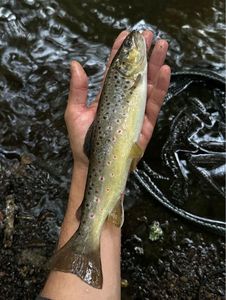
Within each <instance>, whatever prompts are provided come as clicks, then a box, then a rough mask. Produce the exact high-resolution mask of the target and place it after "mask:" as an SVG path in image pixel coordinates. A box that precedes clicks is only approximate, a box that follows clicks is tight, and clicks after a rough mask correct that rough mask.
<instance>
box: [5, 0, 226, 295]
mask: <svg viewBox="0 0 226 300" xmlns="http://www.w3.org/2000/svg"><path fill="white" fill-rule="evenodd" d="M134 25H136V27H137V28H143V27H147V28H150V29H152V30H154V31H155V36H156V38H158V37H163V38H166V39H167V40H168V41H169V44H170V48H169V52H168V56H167V63H168V64H170V66H171V67H172V69H173V70H184V69H186V68H191V67H192V68H193V67H195V68H205V69H208V70H212V71H215V72H217V73H218V74H220V75H222V76H224V75H225V65H224V51H225V48H224V30H225V25H224V1H221V0H215V1H214V0H202V1H193V0H192V1H178V0H171V1H166V0H154V1H150V0H144V1H134V3H131V1H98V0H95V1H93V0H92V1H91V0H90V1H69V0H62V1H59V0H58V1H50V0H48V1H46V0H45V1H44V0H37V1H34V0H21V1H13V0H1V1H0V167H1V169H0V170H1V177H0V178H1V187H0V192H1V200H0V211H3V212H4V209H5V201H4V199H5V196H6V195H7V194H9V193H13V194H16V195H17V198H16V204H17V206H18V208H17V219H16V225H17V226H18V228H17V229H18V231H17V232H16V233H15V245H16V246H15V249H13V250H9V252H7V251H6V252H2V254H1V255H2V256H3V258H2V261H4V262H5V261H10V260H11V257H12V256H13V255H14V254H16V255H19V258H20V259H21V257H24V256H21V255H22V254H21V251H22V250H21V249H23V250H24V248H23V244H21V241H19V239H20V237H21V236H22V237H23V236H24V234H26V232H27V228H28V227H29V228H32V229H33V230H34V233H33V235H32V237H31V236H30V237H29V238H28V240H27V245H36V246H37V244H38V243H39V245H40V243H43V244H42V245H44V246H42V247H44V254H43V253H42V255H43V257H45V256H49V254H48V251H52V249H53V247H54V243H55V241H56V239H57V234H58V231H59V226H60V222H61V220H62V217H63V209H64V207H65V204H66V199H67V189H68V186H69V182H70V174H71V167H72V158H71V153H70V150H69V143H68V139H67V133H66V128H65V124H64V119H63V115H64V110H65V106H66V101H67V94H68V84H69V76H70V75H69V64H70V61H71V60H73V59H76V60H78V61H79V62H80V63H81V64H82V65H83V66H84V68H85V70H86V72H87V74H88V75H89V78H90V82H89V88H90V89H89V99H90V100H91V99H93V98H94V97H95V95H96V94H97V92H98V90H99V86H100V83H101V80H102V76H103V73H104V68H105V63H106V60H107V57H108V55H109V51H110V47H111V45H112V43H113V40H114V39H115V38H116V36H117V35H118V33H119V32H120V31H121V30H123V29H125V28H126V27H127V28H128V27H130V28H131V27H132V26H134ZM170 109H171V110H172V111H173V107H171V108H170ZM163 136H164V134H163ZM203 136H204V134H203ZM204 139H205V137H204ZM23 153H29V154H31V155H32V156H33V159H34V161H35V162H34V165H32V166H31V167H27V168H28V169H26V172H25V173H26V174H25V173H23V171H22V173H21V171H18V170H20V165H19V163H18V161H20V160H21V155H22V154H23ZM18 174H19V175H18ZM128 186H129V187H128V193H127V194H128V196H127V198H128V199H129V201H128V203H129V204H128V205H127V206H128V211H127V214H128V216H127V217H128V220H129V221H128V224H127V223H126V224H125V228H124V235H125V244H124V245H123V246H124V247H125V249H126V250H127V249H129V247H130V246H128V245H127V244H126V240H127V238H128V239H130V238H131V236H130V231H129V230H128V227H126V226H127V225H129V224H130V222H131V220H133V222H137V221H136V220H137V217H138V218H139V217H142V216H144V215H146V216H147V219H148V224H149V223H150V222H151V221H152V220H153V219H154V218H156V219H158V220H160V219H161V221H162V223H164V222H165V220H166V219H170V218H171V217H170V216H169V215H167V212H166V211H165V210H163V211H162V209H163V208H161V207H158V208H156V207H154V208H153V207H149V205H150V204H149V202H148V200H147V202H145V201H146V200H142V199H146V198H148V196H147V195H143V194H142V193H141V192H139V189H137V187H136V186H135V187H134V183H130V184H129V185H128ZM131 191H132V192H131ZM200 197H201V196H200V194H199V195H198V197H197V198H198V199H199V198H200ZM152 200H153V199H152ZM210 200H211V199H210ZM210 200H209V201H210ZM149 201H150V197H149ZM134 205H135V206H134ZM137 205H138V209H140V211H141V212H142V211H143V214H142V213H141V215H139V216H137V214H136V213H135V211H136V210H137ZM193 205H194V207H193V210H194V211H195V207H196V202H194V201H193ZM145 207H147V209H146V212H145ZM220 207H221V206H220ZM152 210H153V211H155V213H153V215H152ZM221 211H222V209H221ZM198 212H200V211H198ZM204 214H205V215H207V216H211V217H213V215H214V213H213V211H205V212H204ZM166 215H167V216H166ZM218 217H219V218H221V219H222V217H223V213H222V214H220V216H218ZM37 218H38V220H39V221H40V223H39V225H40V227H41V229H42V230H41V231H39V230H38V228H37V227H35V225H34V224H33V221H34V220H37ZM172 218H173V217H172ZM172 223H173V229H172V230H171V231H172V232H173V231H174V230H176V228H177V221H175V220H174V219H172ZM178 226H179V225H178ZM2 228H4V227H2ZM142 230H143V229H142ZM142 230H141V231H142ZM189 230H191V231H192V230H193V229H190V227H189ZM171 231H170V232H171ZM131 234H132V233H131ZM170 234H171V233H170ZM1 236H2V235H1ZM141 236H142V238H145V233H142V232H141ZM206 238H207V240H205V241H204V242H203V243H207V244H208V242H207V241H209V238H210V239H211V237H208V236H207V237H206ZM197 240H198V239H197ZM212 240H214V237H213V238H212ZM45 241H48V242H49V245H48V246H46V244H45ZM197 243H198V242H197ZM132 245H133V243H132ZM197 245H198V244H197ZM30 247H31V246H30ZM37 247H38V246H37ZM40 247H41V246H40ZM48 247H49V248H48ZM145 247H146V248H145V249H147V245H146V246H145ZM202 247H204V245H203V246H202ZM214 247H216V249H219V247H220V246H219V245H218V246H217V245H215V246H214ZM217 247H218V248H217ZM17 249H19V250H17ZM150 249H151V247H150ZM152 250H154V251H156V249H155V247H154V249H152ZM10 251H11V252H10ZM45 251H46V253H45ZM128 251H129V250H128ZM145 251H146V252H145V253H149V252H150V250H145ZM178 251H179V250H178ZM209 251H210V252H211V251H212V250H211V249H210V250H209ZM216 251H217V250H216ZM129 252H130V251H129ZM207 252H208V251H207ZM131 253H132V254H131ZM219 253H220V252H219ZM219 253H218V254H217V255H218V258H219V261H220V259H221V258H220V257H221V256H220V255H221V254H219ZM25 254H26V253H25ZM123 255H124V256H123V257H124V259H125V263H124V264H125V265H123V276H124V277H126V276H127V273H126V271H125V270H126V268H127V267H128V265H127V262H128V264H129V263H130V259H131V260H132V261H133V264H135V265H136V263H138V264H139V259H140V258H139V259H138V261H136V260H135V261H134V260H133V258H134V259H136V255H133V252H130V254H126V253H124V254H123ZM25 256H26V255H25ZM16 258H18V257H17V256H16ZM149 259H150V257H149V255H148V254H147V256H145V259H144V261H149ZM25 261H26V259H25ZM210 263H213V261H210ZM13 264H16V261H13V262H11V267H10V268H9V269H8V268H7V267H5V269H4V272H6V273H7V270H10V271H8V272H9V273H10V272H19V273H18V274H17V273H15V274H16V275H15V274H14V276H16V277H18V278H21V277H20V276H21V274H20V271H15V270H14V268H13V267H12V266H13ZM24 264H25V265H26V263H22V266H24ZM20 266H21V265H20ZM141 268H142V266H141ZM0 271H1V270H0ZM207 271H208V270H206V272H207ZM2 272H3V271H2ZM24 272H25V271H24ZM40 272H41V271H40ZM137 272H138V273H139V270H137ZM148 272H150V270H149V271H148ZM148 272H147V274H149V273H148ZM25 273H26V272H25ZM207 273H208V272H207ZM26 274H27V273H26ZM26 274H25V277H23V276H22V279H21V280H22V282H23V278H27V277H26V276H27V275H26ZM34 274H35V273H33V275H32V276H33V277H34V278H37V277H38V278H39V279H40V280H39V281H38V284H37V285H35V282H36V281H35V279H34V283H32V282H30V281H28V283H25V284H24V282H23V283H22V286H23V289H24V290H26V291H27V290H29V289H30V287H31V286H32V284H33V286H35V289H36V291H37V290H38V289H39V288H40V282H42V281H43V277H44V276H43V274H42V272H41V273H38V274H37V272H36V274H37V275H34ZM147 276H148V275H147ZM128 277H131V276H129V275H128ZM144 277H145V275H144ZM1 278H3V276H1V275H0V280H1ZM7 278H8V279H4V280H6V281H4V282H5V295H11V296H10V297H11V298H10V297H9V299H21V297H22V296H21V295H22V294H23V292H22V291H21V290H20V291H18V290H17V288H16V286H15V291H14V292H12V290H11V294H7V293H9V291H7V283H9V282H10V278H11V273H10V274H8V277H7ZM2 280H3V279H2ZM7 280H8V281H7ZM26 280H27V279H26ZM130 280H131V282H132V278H130ZM0 284H1V281H0ZM26 284H27V286H26ZM25 286H26V287H25ZM140 286H141V290H142V289H144V286H145V280H144V281H141V283H140ZM193 288H194V286H193ZM191 289H192V288H191ZM16 291H17V292H16ZM132 291H133V289H132V288H129V292H125V291H124V292H123V293H124V294H125V295H124V297H126V295H127V296H128V295H130V296H128V297H130V298H129V299H140V298H139V297H141V299H146V298H145V297H147V299H148V297H150V294H147V295H146V296H144V294H145V293H144V294H142V293H141V294H140V295H143V296H137V297H138V298H132V296H131V295H132V294H131V293H133V292H132ZM13 293H18V296H17V295H16V296H12V295H14V294H13ZM26 293H27V294H26ZM26 293H25V294H26V295H27V296H26V297H25V298H26V299H32V297H33V296H34V295H32V294H29V293H28V292H26ZM147 293H148V292H147ZM3 295H4V293H3ZM29 295H30V296H29ZM31 295H32V296H31ZM138 295H139V293H138ZM148 295H149V296H148ZM13 297H14V298H13ZM152 297H153V296H152ZM0 299H1V296H0ZM2 299H6V298H2ZM125 299H126V298H125ZM159 299H168V298H164V296H163V298H161V297H159ZM170 299H178V298H176V296H172V297H171V298H170ZM191 299H193V298H191ZM203 299H204V298H203ZM213 299H215V298H213Z"/></svg>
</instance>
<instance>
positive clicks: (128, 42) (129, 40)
mask: <svg viewBox="0 0 226 300" xmlns="http://www.w3.org/2000/svg"><path fill="white" fill-rule="evenodd" d="M124 46H125V47H126V48H130V47H131V46H132V40H131V39H130V38H129V39H126V40H125V42H124Z"/></svg>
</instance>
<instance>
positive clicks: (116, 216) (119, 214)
mask: <svg viewBox="0 0 226 300" xmlns="http://www.w3.org/2000/svg"><path fill="white" fill-rule="evenodd" d="M108 220H109V221H110V222H111V223H113V224H114V225H115V226H116V227H122V225H123V223H124V209H123V195H122V196H121V198H120V199H119V201H118V202H117V204H116V206H115V208H114V209H113V210H112V212H111V213H110V215H109V216H108Z"/></svg>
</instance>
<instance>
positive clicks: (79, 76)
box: [68, 61, 88, 105]
mask: <svg viewBox="0 0 226 300" xmlns="http://www.w3.org/2000/svg"><path fill="white" fill-rule="evenodd" d="M87 93H88V77H87V75H86V72H85V71H84V69H83V67H82V66H81V65H80V63H78V62H77V61H72V63H71V81H70V91H69V97H68V104H69V105H71V104H72V105H77V104H79V105H86V99H87Z"/></svg>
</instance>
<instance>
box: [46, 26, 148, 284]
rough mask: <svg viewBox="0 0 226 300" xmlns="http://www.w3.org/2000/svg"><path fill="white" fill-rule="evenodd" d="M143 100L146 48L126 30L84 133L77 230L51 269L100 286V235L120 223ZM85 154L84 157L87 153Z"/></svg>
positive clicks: (140, 38) (136, 149)
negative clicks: (85, 162)
mask: <svg viewBox="0 0 226 300" xmlns="http://www.w3.org/2000/svg"><path fill="white" fill-rule="evenodd" d="M146 98H147V54H146V44H145V40H144V38H143V36H142V35H141V34H140V33H139V32H135V31H133V32H131V33H130V34H129V35H128V36H127V38H126V39H125V41H124V42H123V44H122V46H121V48H120V49H119V50H118V52H117V54H116V55H115V58H114V59H113V61H112V63H111V66H110V68H109V70H108V73H107V76H106V79H105V82H104V86H103V90H102V93H101V97H100V101H99V104H98V109H97V114H96V117H95V120H94V122H93V124H92V126H91V128H90V129H89V133H88V134H87V138H86V145H88V144H89V147H88V149H89V150H90V151H88V152H89V170H88V175H87V182H86V188H85V194H84V199H83V203H82V207H81V221H80V226H79V229H78V230H77V232H76V233H75V234H74V235H73V236H72V238H71V239H70V240H69V241H68V242H67V243H66V244H65V245H64V246H63V247H62V248H61V249H60V250H59V251H58V252H56V254H55V255H54V256H53V257H52V259H51V261H50V267H51V268H52V269H54V270H60V271H63V272H70V273H73V274H76V275H77V276H79V277H80V278H81V279H82V280H84V281H85V282H86V283H88V284H90V285H92V286H93V287H95V288H102V282H103V274H102V269H101V259H100V235H101V231H102V228H103V225H104V223H105V221H106V219H107V218H109V221H111V222H112V223H113V224H115V225H116V226H120V224H121V223H122V215H123V209H122V206H121V200H120V198H121V195H122V193H123V192H124V189H125V185H126V180H127V177H128V173H129V170H130V167H131V164H132V161H133V160H134V159H138V158H139V156H140V155H141V150H140V149H139V147H138V145H137V141H138V138H139V134H140V131H141V127H142V124H143V118H144V111H145V105H146ZM88 152H87V153H88Z"/></svg>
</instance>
